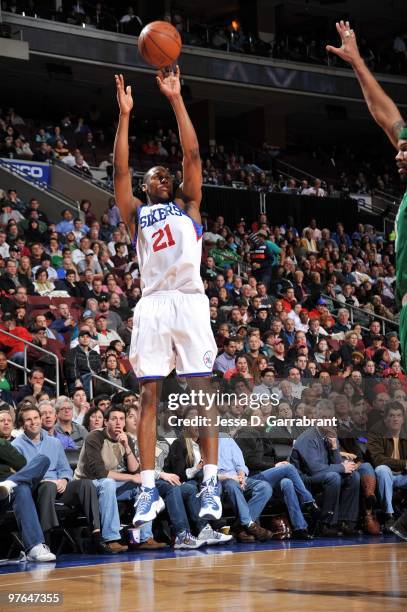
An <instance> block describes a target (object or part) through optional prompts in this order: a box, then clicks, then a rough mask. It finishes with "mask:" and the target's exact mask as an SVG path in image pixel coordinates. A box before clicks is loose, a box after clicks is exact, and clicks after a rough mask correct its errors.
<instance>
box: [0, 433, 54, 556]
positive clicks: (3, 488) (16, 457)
mask: <svg viewBox="0 0 407 612" xmlns="http://www.w3.org/2000/svg"><path fill="white" fill-rule="evenodd" d="M49 464H50V460H49V458H48V457H45V456H44V455H38V456H37V457H35V458H34V459H33V460H32V461H30V462H29V463H27V461H26V459H25V457H24V456H23V454H22V453H20V452H19V451H18V450H17V449H15V448H13V446H12V444H11V443H10V442H9V441H8V440H5V439H0V512H3V511H4V510H6V509H8V508H9V507H11V508H12V510H13V512H14V516H15V517H16V521H17V525H18V529H19V531H20V533H21V536H22V539H23V544H24V548H25V551H26V553H27V560H28V561H34V562H37V563H40V562H47V561H55V560H56V557H55V555H54V554H53V553H52V552H51V551H50V550H49V548H48V546H46V545H45V537H44V534H43V531H42V529H41V525H40V522H39V519H38V514H37V509H36V507H35V503H34V499H33V495H34V494H35V491H36V489H37V487H38V485H39V483H40V482H41V480H42V478H43V477H44V475H45V474H46V472H47V470H48V468H49Z"/></svg>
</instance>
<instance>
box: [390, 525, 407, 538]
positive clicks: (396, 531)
mask: <svg viewBox="0 0 407 612" xmlns="http://www.w3.org/2000/svg"><path fill="white" fill-rule="evenodd" d="M390 531H391V532H392V533H394V535H396V536H397V537H398V538H401V539H402V540H405V541H406V542H407V534H402V533H401V532H400V531H399V530H398V529H395V528H394V527H390Z"/></svg>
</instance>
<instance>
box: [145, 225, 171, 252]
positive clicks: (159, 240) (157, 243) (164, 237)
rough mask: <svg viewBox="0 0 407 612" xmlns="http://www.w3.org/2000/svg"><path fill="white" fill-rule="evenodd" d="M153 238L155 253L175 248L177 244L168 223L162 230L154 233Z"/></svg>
mask: <svg viewBox="0 0 407 612" xmlns="http://www.w3.org/2000/svg"><path fill="white" fill-rule="evenodd" d="M151 238H152V239H153V251H154V253H156V252H157V251H162V249H166V248H167V247H170V246H174V244H175V240H174V238H173V237H172V234H171V229H170V226H169V224H168V223H167V225H165V226H164V228H160V229H159V230H158V231H156V232H154V234H153V235H152V236H151Z"/></svg>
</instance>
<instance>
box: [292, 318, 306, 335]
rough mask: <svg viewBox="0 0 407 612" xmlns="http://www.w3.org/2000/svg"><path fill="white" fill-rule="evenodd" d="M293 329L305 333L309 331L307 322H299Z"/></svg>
mask: <svg viewBox="0 0 407 612" xmlns="http://www.w3.org/2000/svg"><path fill="white" fill-rule="evenodd" d="M295 331H303V332H304V333H305V334H306V333H307V332H308V331H309V325H308V323H301V321H300V322H299V324H298V326H297V327H296V328H295Z"/></svg>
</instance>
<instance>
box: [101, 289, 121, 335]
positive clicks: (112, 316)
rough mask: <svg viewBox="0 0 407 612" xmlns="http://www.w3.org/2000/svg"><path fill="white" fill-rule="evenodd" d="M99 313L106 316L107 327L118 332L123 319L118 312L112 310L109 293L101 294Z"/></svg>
mask: <svg viewBox="0 0 407 612" xmlns="http://www.w3.org/2000/svg"><path fill="white" fill-rule="evenodd" d="M98 301H99V313H100V314H103V315H106V317H107V327H108V329H109V330H113V331H115V332H116V331H117V329H118V328H119V327H120V326H121V324H122V319H121V317H120V315H118V314H117V312H114V311H113V310H110V301H109V295H108V294H107V293H101V294H100V296H99V300H98Z"/></svg>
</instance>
